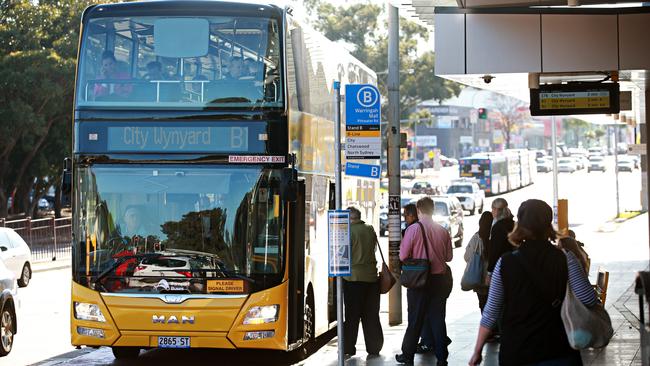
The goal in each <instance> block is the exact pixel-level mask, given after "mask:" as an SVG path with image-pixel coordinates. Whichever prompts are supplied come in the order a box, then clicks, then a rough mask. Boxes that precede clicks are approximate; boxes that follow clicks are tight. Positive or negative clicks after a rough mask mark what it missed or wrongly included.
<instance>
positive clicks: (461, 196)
mask: <svg viewBox="0 0 650 366" xmlns="http://www.w3.org/2000/svg"><path fill="white" fill-rule="evenodd" d="M447 194H448V195H450V196H454V197H456V198H458V201H460V204H461V206H462V207H463V209H465V210H466V211H469V213H470V215H474V213H475V212H476V210H478V212H479V213H481V212H483V206H484V204H485V202H484V201H485V192H483V190H481V187H479V185H478V184H477V183H476V182H473V181H466V180H458V181H452V182H451V185H450V186H449V188H448V189H447Z"/></svg>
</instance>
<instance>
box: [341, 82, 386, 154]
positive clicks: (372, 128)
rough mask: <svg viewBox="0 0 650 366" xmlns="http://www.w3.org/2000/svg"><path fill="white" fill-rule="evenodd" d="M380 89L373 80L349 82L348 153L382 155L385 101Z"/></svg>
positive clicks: (346, 111) (346, 141) (346, 123)
mask: <svg viewBox="0 0 650 366" xmlns="http://www.w3.org/2000/svg"><path fill="white" fill-rule="evenodd" d="M380 99H381V98H380V95H379V90H378V89H377V87H375V86H374V85H369V84H348V85H346V86H345V137H346V138H345V157H346V158H347V159H379V158H380V156H381V130H380V122H381V102H380Z"/></svg>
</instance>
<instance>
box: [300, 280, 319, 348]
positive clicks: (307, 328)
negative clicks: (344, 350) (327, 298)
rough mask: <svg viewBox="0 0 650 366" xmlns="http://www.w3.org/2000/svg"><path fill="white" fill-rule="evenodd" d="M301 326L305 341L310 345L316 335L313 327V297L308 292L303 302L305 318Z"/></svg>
mask: <svg viewBox="0 0 650 366" xmlns="http://www.w3.org/2000/svg"><path fill="white" fill-rule="evenodd" d="M303 324H304V328H303V331H304V333H303V334H304V337H305V341H306V342H307V343H311V342H312V341H313V340H314V336H315V334H316V330H315V327H314V295H313V294H312V293H311V292H308V295H307V301H305V318H304V322H303Z"/></svg>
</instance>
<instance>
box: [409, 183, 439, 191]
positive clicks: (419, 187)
mask: <svg viewBox="0 0 650 366" xmlns="http://www.w3.org/2000/svg"><path fill="white" fill-rule="evenodd" d="M411 194H435V189H434V188H433V186H432V185H431V183H429V182H424V181H420V182H415V183H414V184H413V188H411Z"/></svg>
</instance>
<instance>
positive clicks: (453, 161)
mask: <svg viewBox="0 0 650 366" xmlns="http://www.w3.org/2000/svg"><path fill="white" fill-rule="evenodd" d="M440 163H441V164H442V166H454V165H458V160H457V159H454V158H449V157H446V156H444V155H442V154H440Z"/></svg>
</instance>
